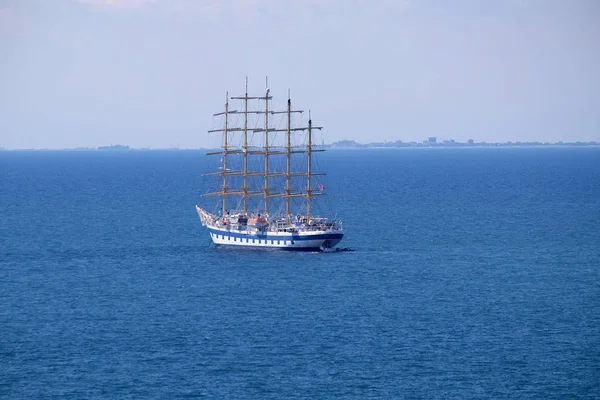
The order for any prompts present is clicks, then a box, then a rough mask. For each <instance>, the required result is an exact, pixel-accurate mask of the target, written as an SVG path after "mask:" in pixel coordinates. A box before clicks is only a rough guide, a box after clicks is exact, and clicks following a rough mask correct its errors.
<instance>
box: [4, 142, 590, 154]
mask: <svg viewBox="0 0 600 400" xmlns="http://www.w3.org/2000/svg"><path fill="white" fill-rule="evenodd" d="M315 147H318V148H324V149H331V150H362V149H481V148H486V149H487V148H558V147H580V148H581V147H600V143H598V142H558V143H541V142H505V143H487V142H473V143H461V142H453V141H452V142H446V143H429V142H422V143H420V142H384V143H367V144H361V143H358V142H355V141H353V140H344V141H340V142H333V143H331V144H324V145H320V146H315ZM199 150H202V151H206V150H217V151H218V150H219V148H210V147H206V148H205V147H198V148H177V147H166V148H136V147H130V146H123V145H115V146H100V147H76V148H63V149H5V148H2V147H0V152H10V151H39V152H44V151H47V152H49V151H70V152H114V153H123V152H130V151H199Z"/></svg>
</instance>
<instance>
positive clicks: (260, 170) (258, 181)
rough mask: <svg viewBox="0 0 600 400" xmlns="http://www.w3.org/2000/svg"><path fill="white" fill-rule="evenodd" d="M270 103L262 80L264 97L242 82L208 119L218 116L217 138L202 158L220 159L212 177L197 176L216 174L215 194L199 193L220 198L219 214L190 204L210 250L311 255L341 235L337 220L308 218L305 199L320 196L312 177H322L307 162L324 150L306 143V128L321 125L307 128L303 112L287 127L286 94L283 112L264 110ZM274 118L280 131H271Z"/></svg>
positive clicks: (310, 211) (308, 130) (310, 207)
mask: <svg viewBox="0 0 600 400" xmlns="http://www.w3.org/2000/svg"><path fill="white" fill-rule="evenodd" d="M230 100H242V101H243V109H242V110H241V111H238V110H234V109H232V107H230V104H229V102H230ZM251 100H257V102H256V103H257V104H258V105H257V106H256V108H255V109H250V105H251V104H250V102H251ZM271 100H272V97H271V94H270V90H269V88H268V80H267V79H265V91H264V94H263V95H260V96H250V95H249V94H248V78H246V88H245V92H244V95H243V96H239V97H229V94H227V97H226V100H225V110H224V111H223V112H219V113H216V114H214V116H223V118H224V124H223V126H222V128H220V129H212V130H209V132H214V133H219V134H222V135H223V138H222V139H223V140H222V145H221V148H220V149H219V150H218V151H212V152H208V153H206V154H207V155H219V156H221V162H220V164H219V169H218V170H217V171H216V172H212V173H208V174H204V176H216V177H219V178H220V180H221V183H220V190H218V191H216V192H212V193H206V194H204V196H218V197H220V199H221V204H220V205H219V208H220V212H219V213H217V212H216V208H215V210H214V211H213V212H209V211H207V210H205V209H203V208H200V207H199V206H196V210H197V212H198V216H199V217H200V220H201V222H202V225H203V226H206V227H207V229H208V230H209V233H210V235H211V239H212V241H213V243H214V244H215V245H228V246H241V247H259V248H260V247H264V248H278V249H288V250H311V251H314V250H326V249H329V248H331V247H334V246H336V245H337V244H338V243H339V242H340V241H341V240H342V237H343V236H344V231H343V227H342V223H341V221H339V220H337V219H333V220H329V219H328V218H324V217H323V216H319V215H313V214H314V210H313V198H314V197H316V196H319V195H322V194H324V193H323V185H321V184H320V183H318V181H316V180H315V177H317V176H319V175H325V174H324V173H320V172H315V171H314V167H315V164H314V163H313V161H314V160H313V156H314V153H316V152H320V151H324V149H321V148H318V146H315V145H314V144H313V143H314V137H313V134H314V130H320V129H322V128H321V127H318V126H313V122H312V117H311V115H310V112H309V116H308V124H307V125H306V126H300V127H297V126H294V125H293V121H292V114H294V113H302V112H303V111H302V110H293V109H292V100H291V96H290V92H289V90H288V99H287V107H286V108H285V110H281V111H272V107H271V104H270V101H271ZM263 103H264V104H263ZM277 114H281V119H280V121H279V123H280V124H281V125H284V127H279V126H277V123H276V122H275V120H277V119H278V118H275V117H273V116H274V115H277ZM283 114H285V115H283ZM252 115H254V116H255V117H254V118H252V119H251V118H250V116H252ZM272 124H273V125H272ZM280 132H282V133H284V134H283V135H280V134H279V133H280ZM263 134H264V137H263V136H262V135H263ZM304 157H306V158H304ZM313 180H314V182H313ZM315 183H316V186H313V184H315ZM229 197H233V198H234V199H233V200H231V199H229ZM236 198H237V199H236ZM293 199H296V200H294V201H292V200H293ZM232 205H233V208H232ZM284 207H285V209H284ZM255 213H256V216H255V215H254V214H255Z"/></svg>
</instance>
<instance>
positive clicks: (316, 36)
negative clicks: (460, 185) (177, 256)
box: [0, 0, 600, 149]
mask: <svg viewBox="0 0 600 400" xmlns="http://www.w3.org/2000/svg"><path fill="white" fill-rule="evenodd" d="M599 71H600V1H596V0H520V1H517V0H456V1H450V0H445V1H444V0H438V1H433V0H429V1H428V0H397V1H391V0H379V1H378V0H373V1H366V0H345V1H343V0H298V1H275V0H222V1H217V0H0V147H4V148H7V149H12V148H65V147H79V146H82V147H96V146H102V145H109V144H124V145H130V146H132V147H152V148H164V147H172V146H177V147H181V148H198V147H210V146H214V145H216V144H217V143H218V142H217V141H216V140H215V139H214V138H212V139H211V137H210V136H209V134H207V133H206V130H208V129H211V128H213V125H214V122H213V118H212V114H213V113H214V112H218V111H220V110H221V109H222V106H223V103H224V97H225V92H226V91H229V92H230V94H232V95H233V94H235V95H241V94H242V93H243V90H244V80H245V77H246V76H248V78H249V80H250V91H251V92H254V93H262V91H263V88H264V77H265V75H268V76H269V86H270V89H271V93H272V94H273V96H274V97H275V103H274V105H276V106H279V107H278V108H283V107H285V101H286V97H287V90H288V88H289V89H291V91H292V100H293V102H294V105H295V106H297V107H299V108H303V109H309V108H310V109H311V110H312V116H313V120H314V121H315V123H317V124H318V125H322V126H324V127H325V130H324V131H323V137H324V138H325V141H326V142H332V141H336V140H341V139H354V140H357V141H359V142H363V143H364V142H371V141H385V140H390V141H392V140H398V139H399V140H403V141H412V140H415V141H422V140H423V139H425V138H426V137H428V136H437V137H440V138H447V139H450V138H454V139H456V140H460V141H466V140H467V139H469V138H472V139H474V140H475V141H509V140H510V141H516V140H540V141H559V140H563V141H577V140H581V141H590V140H595V141H600V72H599Z"/></svg>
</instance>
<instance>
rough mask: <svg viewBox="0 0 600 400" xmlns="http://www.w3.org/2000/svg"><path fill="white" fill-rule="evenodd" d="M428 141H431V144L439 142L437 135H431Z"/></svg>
mask: <svg viewBox="0 0 600 400" xmlns="http://www.w3.org/2000/svg"><path fill="white" fill-rule="evenodd" d="M427 142H428V143H431V144H433V143H436V142H437V138H436V137H435V136H432V137H430V138H428V139H427Z"/></svg>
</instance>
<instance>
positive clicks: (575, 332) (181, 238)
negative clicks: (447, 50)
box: [0, 147, 600, 399]
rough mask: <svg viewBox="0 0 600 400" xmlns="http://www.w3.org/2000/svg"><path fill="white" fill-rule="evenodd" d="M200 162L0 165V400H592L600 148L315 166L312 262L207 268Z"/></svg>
mask: <svg viewBox="0 0 600 400" xmlns="http://www.w3.org/2000/svg"><path fill="white" fill-rule="evenodd" d="M211 162H214V160H213V161H210V159H209V158H208V157H207V156H205V155H204V152H203V151H201V150H165V151H159V150H155V151H141V150H140V151H138V150H132V151H2V152H0V398H2V399H196V398H206V399H339V398H341V399H521V398H522V399H571V398H572V399H597V398H600V148H599V147H544V148H527V147H524V148H462V149H461V148H457V149H453V148H423V149H356V150H352V149H348V150H331V151H328V152H325V153H322V154H320V161H319V163H320V164H319V165H320V167H321V169H322V170H324V171H326V172H327V173H328V175H327V176H325V177H323V186H324V187H325V191H324V193H325V195H324V196H321V197H322V199H321V198H319V199H317V200H316V201H320V200H324V201H326V202H327V204H328V205H329V206H330V207H332V209H333V212H334V213H335V214H334V215H333V216H334V217H335V218H337V219H339V220H342V221H343V223H344V228H345V231H346V234H345V237H344V239H343V241H342V242H341V243H340V245H339V246H340V247H342V248H347V249H352V250H353V251H341V252H326V253H322V252H321V253H319V252H314V253H311V252H304V253H295V252H284V251H257V250H235V249H234V250H230V249H224V248H216V247H215V246H214V245H213V244H212V243H211V241H210V238H209V235H208V232H207V231H206V228H204V227H202V226H201V224H200V220H199V218H198V216H197V214H196V212H195V208H194V206H195V204H203V202H204V201H205V200H206V198H202V197H201V194H202V193H203V192H205V188H204V187H203V185H204V183H203V182H204V179H205V178H202V177H201V175H202V174H203V173H205V172H208V171H209V167H210V166H211Z"/></svg>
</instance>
